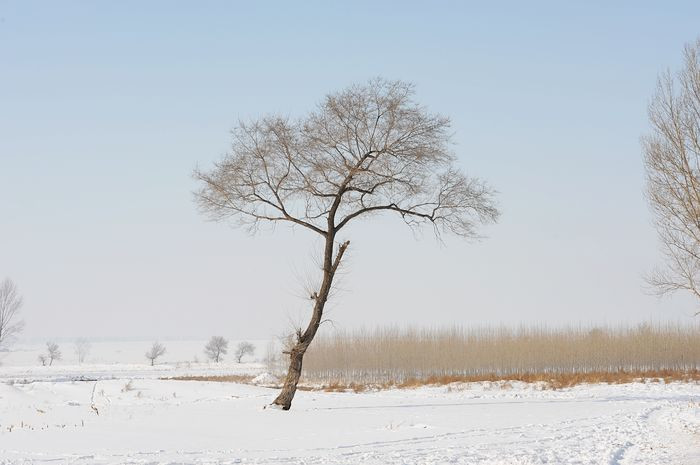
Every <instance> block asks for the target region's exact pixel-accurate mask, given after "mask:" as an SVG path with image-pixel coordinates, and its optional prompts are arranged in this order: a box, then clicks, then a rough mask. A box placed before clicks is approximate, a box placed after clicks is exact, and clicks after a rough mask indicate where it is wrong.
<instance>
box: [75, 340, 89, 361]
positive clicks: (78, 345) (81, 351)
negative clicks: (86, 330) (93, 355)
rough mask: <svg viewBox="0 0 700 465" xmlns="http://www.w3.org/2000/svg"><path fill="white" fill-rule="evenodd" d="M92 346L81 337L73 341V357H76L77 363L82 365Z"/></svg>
mask: <svg viewBox="0 0 700 465" xmlns="http://www.w3.org/2000/svg"><path fill="white" fill-rule="evenodd" d="M91 348H92V344H90V341H88V340H87V339H85V338H83V337H81V338H78V339H76V340H75V348H74V350H75V355H76V356H77V357H78V363H79V364H80V363H83V362H84V361H85V359H86V358H87V356H88V354H89V353H90V349H91Z"/></svg>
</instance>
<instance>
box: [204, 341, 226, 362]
mask: <svg viewBox="0 0 700 465" xmlns="http://www.w3.org/2000/svg"><path fill="white" fill-rule="evenodd" d="M204 353H205V354H206V356H207V358H208V359H209V360H213V361H214V362H216V363H219V361H220V360H221V359H222V357H223V356H224V355H226V354H227V353H228V341H227V340H226V339H224V338H223V337H222V336H212V337H211V339H209V342H207V344H206V345H205V346H204Z"/></svg>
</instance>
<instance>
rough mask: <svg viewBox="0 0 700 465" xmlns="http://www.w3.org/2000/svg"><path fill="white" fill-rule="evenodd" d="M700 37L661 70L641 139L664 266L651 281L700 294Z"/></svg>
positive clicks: (659, 286)
mask: <svg viewBox="0 0 700 465" xmlns="http://www.w3.org/2000/svg"><path fill="white" fill-rule="evenodd" d="M699 54H700V40H697V41H696V42H695V43H694V44H690V45H687V46H686V47H685V53H684V57H685V66H684V68H683V69H682V70H681V71H680V72H679V73H678V74H677V75H675V76H674V75H672V74H671V73H670V72H666V73H665V74H663V75H662V76H661V77H660V78H659V81H658V84H657V89H656V94H655V95H654V97H653V99H652V101H651V103H650V105H649V121H650V122H651V127H652V131H651V134H649V135H648V136H646V137H645V138H644V139H643V148H644V162H645V166H646V172H647V195H648V199H649V204H650V206H651V210H652V212H653V214H654V219H655V223H656V226H657V230H658V234H659V237H660V239H661V244H662V253H663V254H664V256H665V266H664V268H662V269H658V270H657V271H656V272H655V273H654V274H653V275H652V276H651V277H650V278H649V281H650V283H651V284H652V285H654V286H655V288H656V289H657V290H658V291H659V293H662V294H663V293H667V292H672V291H676V290H688V291H690V292H692V293H693V294H694V295H695V296H696V297H698V298H700V289H699V288H698V285H699V284H700V281H699V278H700V57H699Z"/></svg>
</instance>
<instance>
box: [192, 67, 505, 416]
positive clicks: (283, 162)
mask: <svg viewBox="0 0 700 465" xmlns="http://www.w3.org/2000/svg"><path fill="white" fill-rule="evenodd" d="M413 93H414V91H413V86H412V85H411V84H408V83H405V82H401V81H385V80H382V79H376V80H373V81H370V82H369V83H367V84H366V85H356V86H352V87H350V88H348V89H346V90H344V91H341V92H338V93H335V94H330V95H327V96H326V97H325V99H324V100H323V101H322V102H321V104H320V105H319V106H318V108H317V109H316V110H315V111H313V112H311V113H310V114H309V115H308V116H306V117H304V118H301V119H298V120H291V119H289V118H284V117H279V116H268V117H263V118H261V119H259V120H256V121H252V122H250V123H239V125H238V127H236V128H235V129H234V130H233V132H232V133H233V145H232V150H231V152H230V153H229V154H228V155H226V156H225V157H224V158H223V159H222V160H221V161H220V162H218V163H216V164H215V166H214V168H213V169H212V170H211V171H200V170H197V171H195V178H196V179H197V180H199V181H200V182H201V188H200V190H199V191H198V192H197V193H196V198H197V201H198V204H199V206H200V209H201V210H202V211H203V213H205V214H207V215H208V216H209V217H210V218H211V219H213V220H229V219H230V220H234V221H235V222H236V223H237V224H239V225H244V226H248V227H249V228H250V230H251V231H255V230H256V229H257V228H258V226H260V225H261V224H263V223H265V222H267V223H272V224H274V223H277V222H287V223H288V224H291V225H294V226H299V227H301V228H304V229H305V230H308V231H311V232H313V233H314V234H317V235H319V236H320V237H321V238H322V240H323V244H324V247H323V255H322V261H321V263H322V265H321V268H322V269H321V272H322V273H321V281H320V284H319V285H318V287H317V288H316V289H315V290H314V291H312V292H311V295H310V298H311V300H312V301H313V309H312V315H311V319H310V321H309V323H308V326H307V327H306V328H305V329H302V328H298V329H297V331H296V342H295V344H294V347H293V348H292V349H291V350H290V351H289V357H290V360H289V371H288V373H287V377H286V379H285V383H284V387H283V388H282V391H281V392H280V394H279V396H278V397H277V398H276V399H275V400H274V402H273V403H274V404H275V405H277V406H279V407H281V408H282V409H285V410H286V409H289V408H290V406H291V403H292V399H293V397H294V394H295V392H296V386H297V383H298V381H299V377H300V375H301V369H302V360H303V357H304V353H305V352H306V350H307V348H308V347H309V344H310V343H311V341H312V340H313V338H314V336H315V335H316V332H317V330H318V328H319V325H320V324H321V322H322V321H323V309H324V306H325V305H326V301H327V300H328V297H329V293H330V292H331V288H332V285H333V279H334V277H335V275H336V272H337V271H338V267H339V266H340V264H341V262H342V259H343V256H344V254H345V253H346V251H347V249H348V247H349V245H350V241H348V240H347V239H346V238H342V239H341V238H340V237H339V236H340V234H341V233H344V231H345V228H346V227H347V226H348V224H349V223H351V222H353V221H354V220H359V219H361V218H366V217H369V216H371V215H373V214H377V213H381V212H392V213H395V214H398V215H399V216H400V217H401V218H402V219H403V220H404V221H405V223H406V224H407V225H408V226H409V227H412V228H418V227H420V226H422V225H425V224H427V225H431V226H432V227H433V231H434V232H435V233H436V234H437V235H439V234H440V232H441V231H448V232H452V233H455V234H457V235H459V236H463V237H470V238H473V237H476V236H477V234H476V228H477V226H478V225H479V224H481V223H489V222H494V221H495V220H496V219H497V217H498V210H497V208H496V206H495V203H494V201H493V193H494V192H493V191H492V190H491V188H489V187H488V186H487V185H486V184H485V183H483V182H482V181H480V180H479V179H476V178H470V177H467V176H466V175H464V174H463V173H461V172H460V171H459V170H458V169H457V167H456V166H455V157H454V155H453V154H452V152H451V144H450V139H451V135H450V121H449V119H448V118H446V117H443V116H440V115H435V114H431V113H429V112H428V111H427V110H426V109H425V108H424V107H422V106H420V105H418V104H416V103H415V102H414V101H413Z"/></svg>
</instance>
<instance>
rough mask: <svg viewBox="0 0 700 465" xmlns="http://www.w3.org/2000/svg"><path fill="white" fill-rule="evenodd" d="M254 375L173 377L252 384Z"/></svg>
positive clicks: (177, 378)
mask: <svg viewBox="0 0 700 465" xmlns="http://www.w3.org/2000/svg"><path fill="white" fill-rule="evenodd" d="M253 378H254V376H251V375H216V376H173V377H171V378H160V379H174V380H177V381H214V382H218V383H240V384H250V382H251V381H252V380H253Z"/></svg>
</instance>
